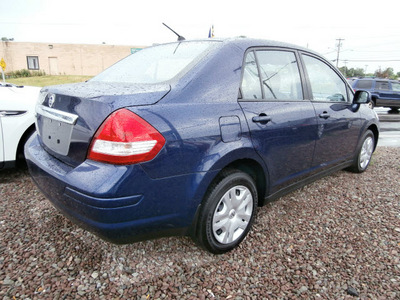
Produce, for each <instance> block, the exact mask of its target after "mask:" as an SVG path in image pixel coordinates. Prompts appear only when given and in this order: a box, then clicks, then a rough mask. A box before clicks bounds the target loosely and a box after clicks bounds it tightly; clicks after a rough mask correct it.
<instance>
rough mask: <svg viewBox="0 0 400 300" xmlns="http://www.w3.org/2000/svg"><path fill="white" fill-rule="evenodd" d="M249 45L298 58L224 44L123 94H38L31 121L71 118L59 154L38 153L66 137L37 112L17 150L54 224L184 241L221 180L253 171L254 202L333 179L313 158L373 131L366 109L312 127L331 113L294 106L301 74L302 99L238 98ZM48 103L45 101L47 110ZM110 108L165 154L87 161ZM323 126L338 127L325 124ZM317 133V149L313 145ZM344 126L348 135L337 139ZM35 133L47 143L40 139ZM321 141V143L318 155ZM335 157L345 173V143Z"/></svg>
mask: <svg viewBox="0 0 400 300" xmlns="http://www.w3.org/2000/svg"><path fill="white" fill-rule="evenodd" d="M213 43H214V42H213ZM176 45H177V49H178V47H179V44H176ZM255 46H257V47H262V48H265V47H273V48H274V49H291V50H290V51H292V52H296V51H297V49H298V48H296V47H294V46H292V45H288V44H283V43H276V42H270V41H260V40H251V39H233V40H226V41H220V42H219V44H215V45H214V47H213V48H212V49H211V50H210V51H209V52H207V53H206V55H204V56H203V57H202V59H201V60H199V61H197V62H196V63H195V64H193V65H191V67H190V68H188V69H187V70H185V72H182V73H180V74H179V76H177V77H175V78H174V79H172V80H169V81H168V82H165V83H164V84H157V85H156V86H151V85H149V86H146V87H145V86H143V85H141V87H140V89H139V88H138V85H135V84H133V85H132V86H131V87H129V86H128V87H126V88H124V89H122V90H121V92H119V91H118V89H119V88H118V87H115V88H113V89H112V92H108V91H109V90H108V88H107V84H104V86H101V84H98V83H95V84H92V83H90V82H88V83H82V84H79V85H68V86H65V87H63V86H56V87H48V88H46V89H44V90H43V95H42V98H41V100H40V101H39V111H40V109H47V110H48V109H50V108H51V109H54V111H50V112H54V113H57V111H59V113H60V115H61V116H64V117H66V118H67V119H68V118H69V117H71V120H70V121H66V122H64V123H68V122H69V125H70V126H71V127H70V129H71V132H70V133H71V137H70V140H69V141H68V138H67V141H68V142H69V148H68V151H64V150H65V149H62V147H61V148H60V149H58V148H57V147H56V146H54V145H52V144H51V143H47V146H46V143H44V142H43V139H44V138H46V136H51V138H52V139H53V138H55V139H57V138H60V136H64V135H65V136H66V135H67V134H64V133H60V132H61V131H57V130H55V128H56V127H52V126H53V125H54V124H53V125H49V121H48V120H47V121H46V119H45V118H46V116H44V115H45V114H43V115H42V114H41V113H39V116H38V119H37V127H38V134H37V135H35V136H33V137H32V138H31V139H30V141H29V143H27V145H26V147H25V153H26V158H27V162H28V166H29V169H30V172H31V174H32V177H33V180H34V181H35V183H36V184H37V185H38V186H39V188H40V189H41V190H42V191H43V193H44V194H45V195H46V196H47V197H48V198H49V199H50V201H51V202H52V203H53V204H54V205H55V206H56V207H58V208H59V209H60V210H61V211H62V212H63V213H64V214H65V215H67V216H68V217H69V218H71V219H73V220H74V221H76V222H77V223H79V224H80V225H81V226H82V227H84V228H86V229H89V230H91V231H93V232H95V233H96V234H98V235H99V236H101V237H103V238H105V239H107V240H110V241H113V242H116V243H125V242H129V241H136V240H141V239H145V238H150V237H153V236H160V235H169V234H170V233H174V234H187V233H188V231H189V230H190V229H192V228H193V224H195V222H196V215H197V213H198V211H199V209H201V205H202V201H203V199H204V197H205V196H206V195H207V193H208V191H209V189H210V187H212V186H213V183H214V182H215V180H216V179H217V178H219V176H220V174H221V172H222V171H223V170H226V169H227V168H228V169H229V168H239V169H242V170H247V171H248V172H250V173H252V174H254V173H257V174H258V175H259V179H258V184H259V185H260V187H259V191H260V195H259V197H260V204H262V203H263V202H264V201H263V200H264V199H270V198H271V196H272V195H279V194H281V193H283V192H285V191H288V190H289V189H290V187H291V186H293V185H295V184H296V183H300V182H304V181H305V180H306V179H307V178H309V176H314V177H315V178H316V177H318V175H321V174H322V173H324V172H325V171H326V170H327V169H329V170H330V169H333V167H330V166H325V165H324V162H323V160H322V158H321V157H320V159H319V160H318V159H317V160H315V159H314V157H315V155H314V153H315V151H317V152H318V153H321V155H322V154H323V153H324V151H325V149H329V148H334V147H335V146H336V143H337V139H341V142H344V141H343V139H344V138H354V137H355V136H357V139H358V138H359V136H360V135H362V131H363V130H364V131H365V130H366V128H365V126H370V125H374V124H375V125H376V126H377V127H378V126H379V125H378V120H377V118H376V115H375V114H374V113H373V111H372V110H370V109H368V108H367V106H366V105H359V104H358V105H350V104H348V105H342V106H340V108H339V107H338V106H334V107H332V108H331V110H332V111H330V113H331V114H332V123H329V122H322V121H321V120H318V117H317V114H316V113H317V112H316V111H319V110H320V109H322V110H324V109H325V107H326V106H329V105H331V104H329V103H325V104H324V106H322V104H321V107H318V106H314V104H313V102H312V101H311V100H306V98H307V97H308V95H309V94H310V92H309V91H308V89H309V88H308V85H307V80H306V78H305V73H304V72H303V71H301V74H302V75H301V76H302V83H303V85H304V95H305V99H303V100H301V101H287V102H277V101H275V102H274V101H269V102H266V101H263V102H257V101H245V100H244V99H241V98H240V87H241V80H242V66H243V61H244V55H245V53H246V52H247V51H248V50H249V49H251V48H253V47H255ZM142 51H145V50H142ZM301 51H308V50H307V49H301ZM343 80H344V79H343ZM95 87H97V88H98V90H96V88H95ZM51 95H55V101H54V103H53V104H52V105H51V106H52V107H50V100H51ZM53 100H54V99H53ZM58 100H59V102H58ZM121 108H124V109H127V110H129V111H130V112H133V113H134V114H136V115H137V116H139V117H140V118H142V119H143V120H145V121H146V122H147V123H149V124H151V126H152V127H153V128H154V129H155V130H157V131H158V132H159V133H160V134H161V135H162V136H163V137H164V139H165V145H164V146H163V148H162V149H161V150H160V152H159V153H158V154H157V155H156V157H155V158H154V159H152V160H150V161H146V162H141V163H137V164H132V165H113V164H107V163H102V162H97V161H93V160H90V159H87V158H86V155H87V152H88V149H89V145H90V143H91V141H92V138H93V136H94V135H95V133H96V131H97V129H98V128H99V127H100V125H101V124H102V122H103V121H104V120H105V119H106V118H107V116H109V115H110V114H111V113H112V112H113V111H115V110H117V109H121ZM350 108H351V109H352V111H351V112H350ZM361 111H363V113H362V116H363V119H362V120H361V117H360V115H361ZM263 113H264V114H267V115H270V116H271V122H269V123H267V124H266V126H264V124H261V123H254V122H252V119H253V117H255V116H259V115H260V114H263ZM348 114H352V115H351V116H352V117H349V115H348ZM74 116H76V117H77V118H76V119H74ZM50 119H51V117H50ZM353 119H357V120H359V121H357V122H356V121H354V120H353ZM68 120H69V119H68ZM335 120H338V121H339V123H338V124H336V122H335V123H333V122H334V121H335ZM59 122H63V121H62V120H59ZM367 124H368V125H367ZM62 126H64V125H62ZM322 127H323V129H324V130H323V131H322V137H325V136H326V139H321V136H318V130H319V129H321V128H322ZM49 128H50V129H54V130H53V131H51V130H50V129H49ZM349 128H350V129H353V130H354V131H352V132H351V133H348V131H347V130H348V129H349ZM341 130H344V131H341ZM357 130H358V131H357ZM356 131H357V132H356ZM47 132H50V134H44V133H47ZM329 138H330V139H329ZM321 141H325V145H323V146H319V148H318V146H317V144H318V143H319V142H321ZM321 143H322V142H321ZM355 143H357V142H355ZM353 148H354V149H353ZM343 151H349V152H350V153H346V154H347V155H344V154H343V153H338V154H337V155H336V156H337V157H336V156H334V157H333V158H331V160H332V161H335V160H336V159H340V160H342V164H341V166H342V167H345V166H348V165H349V164H350V163H351V159H352V158H353V157H354V156H355V154H356V149H355V146H354V142H353V143H349V144H346V147H345V150H343ZM342 154H343V155H342ZM342 156H343V157H342ZM325 167H326V168H325ZM324 174H325V173H324Z"/></svg>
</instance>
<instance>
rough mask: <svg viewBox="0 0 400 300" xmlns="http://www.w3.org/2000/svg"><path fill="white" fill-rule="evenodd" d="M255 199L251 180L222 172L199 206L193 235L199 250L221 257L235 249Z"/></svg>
mask: <svg viewBox="0 0 400 300" xmlns="http://www.w3.org/2000/svg"><path fill="white" fill-rule="evenodd" d="M257 197H258V196H257V189H256V185H255V183H254V180H253V179H252V178H251V176H249V175H248V174H246V173H243V172H241V171H236V170H231V171H229V172H225V173H224V174H223V176H222V178H221V179H220V180H217V181H216V182H215V183H214V184H213V185H212V186H211V187H210V189H209V192H208V193H207V195H206V198H205V201H204V202H203V204H202V209H201V212H200V215H199V220H198V223H197V224H198V228H197V231H196V240H197V242H198V243H199V244H200V246H202V247H203V248H205V249H206V250H208V251H210V252H212V253H215V254H221V253H225V252H227V251H230V250H232V249H233V248H235V247H236V246H237V245H239V244H240V242H241V241H242V240H243V239H244V238H245V237H246V235H247V233H248V232H249V230H250V228H251V226H252V223H253V221H254V217H255V213H256V209H257V204H258V198H257Z"/></svg>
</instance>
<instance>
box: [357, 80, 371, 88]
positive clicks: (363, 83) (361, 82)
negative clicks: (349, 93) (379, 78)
mask: <svg viewBox="0 0 400 300" xmlns="http://www.w3.org/2000/svg"><path fill="white" fill-rule="evenodd" d="M372 83H373V81H372V80H359V81H357V83H356V86H355V88H357V89H360V90H362V89H365V90H370V89H372Z"/></svg>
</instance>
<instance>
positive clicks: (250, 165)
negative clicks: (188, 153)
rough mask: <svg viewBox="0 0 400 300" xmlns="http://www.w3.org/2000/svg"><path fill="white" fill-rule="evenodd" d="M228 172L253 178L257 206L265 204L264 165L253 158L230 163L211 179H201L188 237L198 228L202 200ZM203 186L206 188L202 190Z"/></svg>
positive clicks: (265, 182) (266, 185)
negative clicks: (201, 184)
mask: <svg viewBox="0 0 400 300" xmlns="http://www.w3.org/2000/svg"><path fill="white" fill-rule="evenodd" d="M230 170H238V171H241V172H244V173H246V174H248V175H250V177H252V178H253V180H254V182H255V185H256V188H257V195H258V206H263V205H264V204H265V201H264V199H265V197H266V195H267V193H268V172H267V169H266V167H265V165H264V164H263V163H262V162H261V161H259V160H257V159H254V158H241V159H237V160H234V161H231V162H230V163H228V164H226V165H225V166H224V167H223V168H221V169H219V170H218V171H216V172H215V173H212V174H213V176H212V177H211V178H203V181H204V182H203V188H202V189H201V191H200V192H199V191H198V193H200V195H198V197H199V198H200V201H199V203H198V205H197V206H196V208H195V213H194V217H193V220H192V225H191V226H190V230H189V234H190V235H192V236H193V235H195V234H196V230H197V227H198V226H197V221H198V217H199V214H200V211H201V209H202V204H203V202H204V199H206V198H207V195H208V194H209V193H210V191H211V190H212V187H213V185H214V184H215V183H216V182H219V181H221V180H222V178H223V177H224V174H226V173H227V172H229V171H230ZM205 177H207V176H205ZM204 186H206V187H205V188H204Z"/></svg>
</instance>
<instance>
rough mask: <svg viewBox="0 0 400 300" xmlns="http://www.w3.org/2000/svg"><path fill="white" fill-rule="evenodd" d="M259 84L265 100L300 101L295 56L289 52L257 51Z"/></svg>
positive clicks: (301, 95) (300, 95) (301, 97)
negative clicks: (260, 83)
mask: <svg viewBox="0 0 400 300" xmlns="http://www.w3.org/2000/svg"><path fill="white" fill-rule="evenodd" d="M257 59H258V63H259V67H260V74H261V82H262V87H263V91H264V99H266V100H302V99H303V91H302V88H301V80H300V73H299V69H298V65H297V60H296V56H295V54H294V53H293V52H289V51H276V50H262V51H257Z"/></svg>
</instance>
